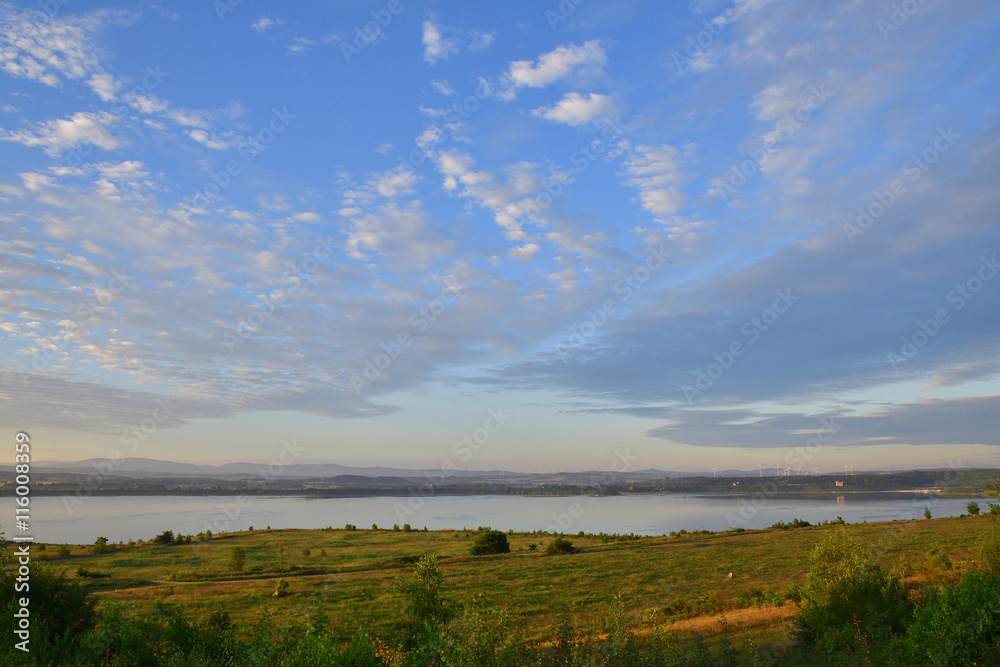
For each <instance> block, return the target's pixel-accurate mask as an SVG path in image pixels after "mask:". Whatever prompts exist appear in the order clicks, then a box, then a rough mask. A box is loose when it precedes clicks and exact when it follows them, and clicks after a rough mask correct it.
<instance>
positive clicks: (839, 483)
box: [833, 480, 844, 486]
mask: <svg viewBox="0 0 1000 667" xmlns="http://www.w3.org/2000/svg"><path fill="white" fill-rule="evenodd" d="M833 483H834V484H836V485H837V486H843V485H844V483H843V482H838V481H837V480H834V481H833Z"/></svg>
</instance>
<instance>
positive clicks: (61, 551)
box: [56, 545, 69, 558]
mask: <svg viewBox="0 0 1000 667" xmlns="http://www.w3.org/2000/svg"><path fill="white" fill-rule="evenodd" d="M56 556H59V557H60V558H65V557H66V556H69V547H67V546H65V545H62V546H60V547H59V548H58V549H56Z"/></svg>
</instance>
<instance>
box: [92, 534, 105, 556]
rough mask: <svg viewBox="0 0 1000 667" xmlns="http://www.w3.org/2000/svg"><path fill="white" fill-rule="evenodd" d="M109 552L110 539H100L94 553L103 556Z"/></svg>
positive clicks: (95, 543) (95, 544) (96, 543)
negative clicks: (102, 554)
mask: <svg viewBox="0 0 1000 667" xmlns="http://www.w3.org/2000/svg"><path fill="white" fill-rule="evenodd" d="M107 550H108V538H106V537H98V538H97V540H96V541H95V542H94V553H95V554H101V553H104V552H105V551H107Z"/></svg>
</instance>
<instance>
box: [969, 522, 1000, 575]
mask: <svg viewBox="0 0 1000 667" xmlns="http://www.w3.org/2000/svg"><path fill="white" fill-rule="evenodd" d="M973 562H974V563H975V564H976V568H977V569H978V570H979V571H980V572H985V573H987V574H997V575H1000V531H996V530H991V531H989V532H988V533H985V534H983V535H981V536H980V537H979V539H977V540H976V546H975V550H974V552H973Z"/></svg>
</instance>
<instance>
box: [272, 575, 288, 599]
mask: <svg viewBox="0 0 1000 667" xmlns="http://www.w3.org/2000/svg"><path fill="white" fill-rule="evenodd" d="M286 595H288V582H287V581H285V579H284V577H282V578H281V579H278V583H277V584H275V586H274V597H276V598H283V597H285V596H286Z"/></svg>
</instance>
